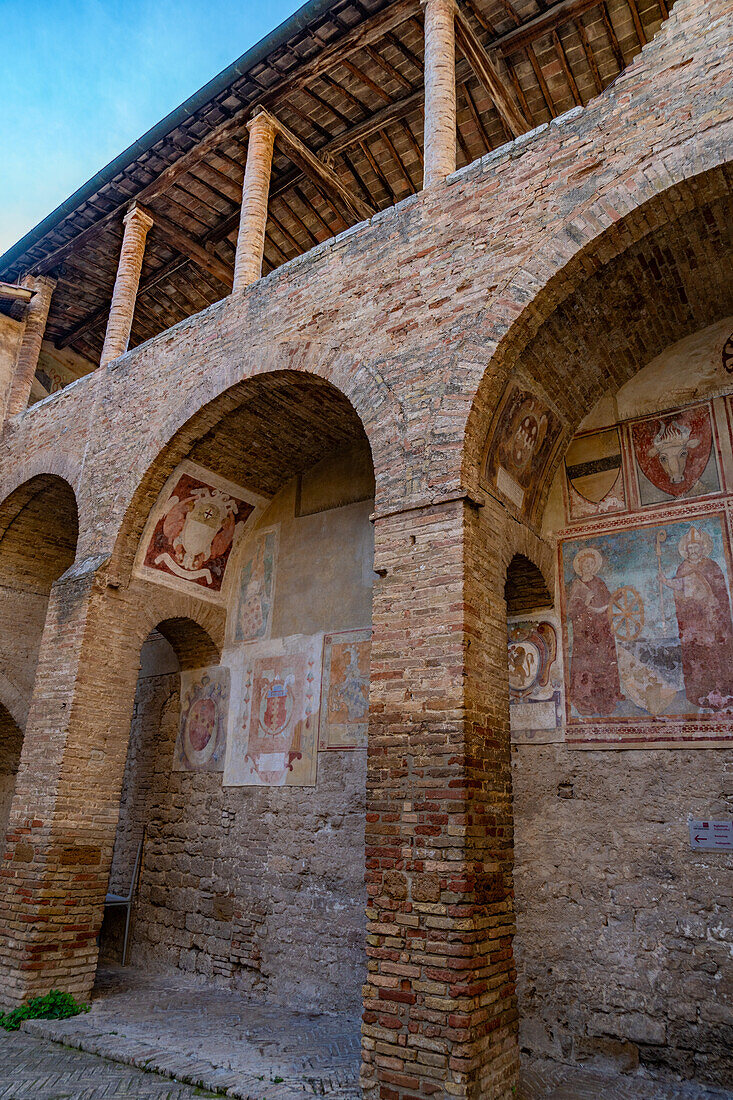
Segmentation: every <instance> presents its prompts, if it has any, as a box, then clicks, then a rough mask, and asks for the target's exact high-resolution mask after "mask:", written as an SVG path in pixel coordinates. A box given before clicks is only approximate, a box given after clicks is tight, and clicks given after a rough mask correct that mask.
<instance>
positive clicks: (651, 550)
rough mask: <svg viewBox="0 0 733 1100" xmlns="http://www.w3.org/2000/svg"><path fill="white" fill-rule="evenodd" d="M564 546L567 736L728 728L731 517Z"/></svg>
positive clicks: (667, 734) (682, 736)
mask: <svg viewBox="0 0 733 1100" xmlns="http://www.w3.org/2000/svg"><path fill="white" fill-rule="evenodd" d="M560 553H561V581H562V606H563V620H564V625H565V644H566V657H565V679H566V683H565V697H566V715H567V738H568V740H581V741H582V740H584V739H588V740H591V741H596V742H597V741H599V740H600V741H604V740H605V741H611V742H613V741H615V740H622V741H623V740H641V741H650V740H652V741H654V740H656V741H662V742H678V741H679V742H686V741H691V740H700V739H704V740H709V741H716V740H719V739H723V737H725V736H729V732H728V730H729V726H730V719H731V716H733V617H732V613H731V581H730V552H729V544H728V533H727V525H726V519H725V515H724V514H722V513H720V512H709V513H707V514H700V515H697V516H694V517H692V518H686V519H684V520H682V519H676V518H670V519H669V520H667V521H666V522H659V523H656V524H651V525H644V526H634V527H629V528H627V529H625V530H614V531H609V532H608V533H606V534H603V535H599V536H596V537H593V538H587V539H580V538H577V539H572V540H568V541H565V542H563V543H562V545H561V548H560ZM721 723H722V724H721Z"/></svg>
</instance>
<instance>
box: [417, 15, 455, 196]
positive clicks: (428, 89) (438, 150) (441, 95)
mask: <svg viewBox="0 0 733 1100" xmlns="http://www.w3.org/2000/svg"><path fill="white" fill-rule="evenodd" d="M422 4H423V7H424V9H425V78H424V79H425V134H424V145H425V167H424V169H423V187H430V186H431V185H432V184H434V183H439V182H440V181H441V180H444V179H445V178H446V176H449V175H450V174H451V172H455V170H456V28H455V2H454V0H422Z"/></svg>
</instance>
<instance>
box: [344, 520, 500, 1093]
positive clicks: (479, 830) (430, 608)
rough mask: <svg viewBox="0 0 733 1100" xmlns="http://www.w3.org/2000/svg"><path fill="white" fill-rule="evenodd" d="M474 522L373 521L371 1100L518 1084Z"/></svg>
mask: <svg viewBox="0 0 733 1100" xmlns="http://www.w3.org/2000/svg"><path fill="white" fill-rule="evenodd" d="M485 512H486V509H477V508H476V507H474V506H473V505H472V504H471V503H470V502H469V501H468V500H467V499H460V500H454V501H452V502H449V503H445V504H441V505H433V506H430V507H426V508H424V509H421V510H415V511H410V512H406V513H403V514H400V515H393V516H387V517H385V518H382V519H380V518H379V517H377V519H376V524H375V539H376V546H375V569H376V570H377V571H378V572H379V574H380V577H381V579H380V580H379V581H378V582H377V584H376V587H375V592H374V618H373V638H372V680H371V685H372V686H371V701H370V730H369V749H368V773H367V813H366V880H367V891H368V899H369V900H368V909H367V956H368V975H367V984H366V985H365V987H364V1016H363V1021H364V1022H363V1028H362V1035H363V1068H362V1087H363V1090H364V1096H365V1098H367V1100H382V1098H384V1097H389V1098H390V1100H406V1098H408V1097H409V1098H411V1100H413V1098H416V1097H418V1096H420V1097H430V1096H435V1097H438V1096H439V1097H461V1098H465V1100H468V1098H470V1100H479V1098H480V1100H499V1098H501V1100H505V1098H507V1097H509V1096H512V1095H513V1092H512V1088H513V1086H514V1085H516V1083H517V1079H518V1077H517V1075H518V1065H519V1062H518V1046H517V1010H516V997H515V970H514V964H513V958H512V934H513V930H514V911H513V895H512V854H513V849H512V841H513V834H512V806H511V771H510V746H509V730H508V724H509V695H508V683H507V672H506V611H505V606H504V601H503V586H504V578H503V572H504V571H503V567H502V561H501V553H500V552H501V549H502V542H501V540H502V538H503V530H504V525H503V522H502V520H501V517H500V515H498V514H497V515H492V516H487V515H485V514H483V513H485ZM499 512H500V509H498V508H497V513H499Z"/></svg>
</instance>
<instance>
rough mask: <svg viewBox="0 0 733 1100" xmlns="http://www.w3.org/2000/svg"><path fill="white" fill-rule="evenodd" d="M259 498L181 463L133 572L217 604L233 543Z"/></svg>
mask: <svg viewBox="0 0 733 1100" xmlns="http://www.w3.org/2000/svg"><path fill="white" fill-rule="evenodd" d="M258 503H260V501H259V498H256V497H253V496H252V495H251V494H248V493H246V492H245V491H244V490H242V489H240V488H239V487H238V486H236V485H232V484H231V483H230V482H228V481H225V480H224V479H223V478H220V477H218V476H216V475H215V474H212V473H210V472H209V471H207V470H204V469H202V468H201V467H199V466H195V465H194V464H193V463H190V462H183V463H181V465H180V466H179V467H178V468H177V470H176V471H175V473H174V474H173V475H172V477H171V478H169V480H168V482H167V483H166V486H165V487H164V489H163V491H162V493H161V494H160V497H159V499H158V503H157V504H156V506H155V508H154V509H153V511H152V513H151V516H150V519H149V520H148V523H147V525H146V528H145V531H144V532H143V537H142V539H141V543H140V550H139V552H138V557H137V560H136V572H137V573H138V575H140V576H143V577H145V578H146V579H148V580H153V581H158V582H160V583H162V584H167V585H169V586H170V587H173V588H178V589H179V590H183V591H186V592H191V591H192V586H195V589H196V594H197V595H199V596H203V597H204V598H206V599H213V600H216V601H217V602H221V599H222V597H221V589H222V585H223V582H224V572H225V570H226V567H227V563H228V561H229V557H230V554H231V551H232V547H233V545H234V543H235V541H236V539H237V538H238V537H239V536H240V535H241V532H242V529H243V528H244V525H245V523H246V522H247V520H248V519H249V518H250V517H251V516H252V514H253V512H254V511H255V508H256V506H257V504H258Z"/></svg>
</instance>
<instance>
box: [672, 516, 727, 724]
mask: <svg viewBox="0 0 733 1100" xmlns="http://www.w3.org/2000/svg"><path fill="white" fill-rule="evenodd" d="M712 548H713V541H712V539H711V537H710V535H709V534H708V533H707V532H706V531H699V530H698V529H697V528H696V527H691V528H690V529H689V531H687V532H686V534H684V535H683V536H682V538H681V539H680V541H679V544H678V549H679V554H680V557H681V558H682V562H681V564H680V565H679V566H678V568H677V572H676V573H675V575H674V577H666V576H665V574H664V571H663V569H662V563H661V558H660V557H659V555H658V561H659V582H660V585H664V586H665V587H666V588H669V589H671V591H672V593H673V595H674V605H675V611H676V614H677V624H678V627H679V636H680V646H681V649H682V673H683V676H684V681H685V695H686V696H687V699H688V701H689V702H690V703H692V704H693V706H696V707H714V708H718V707H722V706H724V705H726V704H727V705H730V703H731V701H733V624H731V613H730V601H729V598H728V589H727V586H726V583H725V577H724V576H723V571H722V569H721V568H720V566H719V565H718V564H717V562H715V561H713V559H712V558H711V557H710V554H711V551H712Z"/></svg>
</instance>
